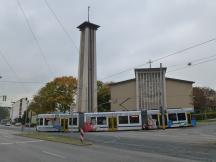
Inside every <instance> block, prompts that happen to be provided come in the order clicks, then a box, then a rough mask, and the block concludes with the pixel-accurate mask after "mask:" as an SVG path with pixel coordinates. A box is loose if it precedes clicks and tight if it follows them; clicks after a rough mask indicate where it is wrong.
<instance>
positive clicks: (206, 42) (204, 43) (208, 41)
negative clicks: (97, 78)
mask: <svg viewBox="0 0 216 162" xmlns="http://www.w3.org/2000/svg"><path fill="white" fill-rule="evenodd" d="M213 41H216V38H212V39H209V40H207V41H204V42H201V43H198V44H195V45H192V46H189V47H187V48H184V49H181V50H178V51H176V52H173V53H171V54H168V55H165V56H162V57H159V58H157V59H154V60H151V62H152V63H154V62H157V61H159V60H162V59H165V58H167V57H170V56H173V55H177V54H180V53H183V52H186V51H188V50H191V49H194V48H197V47H200V46H203V45H206V44H208V43H211V42H213ZM148 64H149V62H147V63H144V64H140V65H137V66H135V67H132V68H128V69H126V70H123V71H120V72H117V73H114V74H111V75H108V76H106V77H104V78H102V79H101V80H104V79H107V78H112V77H114V76H116V75H120V74H122V73H125V72H128V71H131V70H134V69H135V68H138V67H141V66H145V65H148Z"/></svg>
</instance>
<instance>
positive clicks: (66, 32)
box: [44, 0, 79, 51]
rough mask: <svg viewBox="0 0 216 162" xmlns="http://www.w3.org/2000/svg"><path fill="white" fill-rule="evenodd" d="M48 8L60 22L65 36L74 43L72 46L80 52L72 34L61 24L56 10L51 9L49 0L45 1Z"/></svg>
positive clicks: (59, 22)
mask: <svg viewBox="0 0 216 162" xmlns="http://www.w3.org/2000/svg"><path fill="white" fill-rule="evenodd" d="M44 2H45V4H46V6H47V8H48V9H49V10H50V11H51V13H52V14H53V16H54V17H55V19H56V21H57V22H58V24H59V25H60V27H61V28H62V30H63V32H64V33H65V35H66V36H67V37H68V39H69V40H70V41H71V42H72V44H73V45H74V47H75V48H76V50H77V51H79V49H78V47H77V46H76V44H75V42H74V40H73V38H72V37H71V35H70V33H69V32H68V31H67V30H66V29H65V27H64V25H63V23H62V22H61V20H60V19H59V17H58V16H57V14H56V12H55V11H54V9H53V8H52V7H51V5H50V3H49V2H48V1H47V0H44Z"/></svg>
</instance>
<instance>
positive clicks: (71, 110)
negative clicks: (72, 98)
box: [70, 103, 75, 133]
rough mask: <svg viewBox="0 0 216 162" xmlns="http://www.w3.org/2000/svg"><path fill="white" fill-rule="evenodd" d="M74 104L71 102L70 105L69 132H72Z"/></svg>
mask: <svg viewBox="0 0 216 162" xmlns="http://www.w3.org/2000/svg"><path fill="white" fill-rule="evenodd" d="M74 109H75V105H74V104H73V103H72V104H71V107H70V112H71V132H72V133H73V115H74Z"/></svg>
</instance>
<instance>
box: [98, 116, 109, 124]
mask: <svg viewBox="0 0 216 162" xmlns="http://www.w3.org/2000/svg"><path fill="white" fill-rule="evenodd" d="M106 123H107V122H106V117H97V125H106Z"/></svg>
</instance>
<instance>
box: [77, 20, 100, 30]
mask: <svg viewBox="0 0 216 162" xmlns="http://www.w3.org/2000/svg"><path fill="white" fill-rule="evenodd" d="M87 27H89V28H91V29H95V30H97V29H98V28H99V27H100V26H99V25H96V24H93V23H90V22H88V21H85V22H83V23H82V24H81V25H79V26H78V27H77V28H78V29H80V30H83V29H85V28H87Z"/></svg>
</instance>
